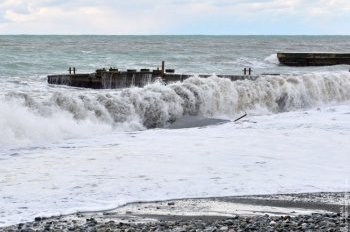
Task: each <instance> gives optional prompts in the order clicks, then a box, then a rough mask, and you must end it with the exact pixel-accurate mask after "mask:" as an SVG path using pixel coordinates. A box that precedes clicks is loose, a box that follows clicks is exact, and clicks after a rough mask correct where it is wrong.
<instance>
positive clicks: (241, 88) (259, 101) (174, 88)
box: [0, 72, 350, 144]
mask: <svg viewBox="0 0 350 232" xmlns="http://www.w3.org/2000/svg"><path fill="white" fill-rule="evenodd" d="M71 91H72V92H69V89H68V91H67V90H65V91H55V92H53V93H51V94H49V95H48V96H41V97H40V98H38V97H32V96H31V95H30V94H28V93H27V94H24V93H16V92H9V93H7V94H6V95H5V96H4V97H3V99H1V103H0V112H1V114H2V117H1V119H0V129H1V130H2V132H3V133H2V136H1V137H0V143H1V144H7V143H12V142H14V141H15V142H16V141H21V142H28V141H29V142H30V141H36V140H40V139H44V140H47V139H48V138H50V139H61V138H67V137H75V136H80V135H86V134H89V133H106V132H107V131H111V130H116V129H122V130H140V129H146V128H155V127H165V126H167V125H168V124H169V123H172V122H174V121H176V120H177V119H178V118H180V117H182V116H186V115H190V116H204V117H220V116H225V117H228V118H233V117H235V116H237V115H238V114H240V113H242V112H248V113H249V114H253V115H259V114H266V113H278V112H285V111H292V110H297V109H305V108H310V107H316V106H318V105H320V104H327V103H332V102H343V101H346V100H350V74H349V73H348V72H338V73H329V72H325V73H312V74H305V75H280V76H261V77H259V78H258V79H257V80H256V81H251V80H242V81H233V82H232V81H230V80H228V79H224V78H219V77H216V76H212V77H209V78H199V77H192V78H189V79H187V80H185V81H184V82H176V83H172V84H169V85H164V84H162V83H159V82H157V83H153V84H150V85H147V86H146V87H144V88H128V89H123V90H110V91H108V92H101V93H97V94H93V95H90V94H89V93H86V92H84V93H78V94H77V93H74V92H73V90H71Z"/></svg>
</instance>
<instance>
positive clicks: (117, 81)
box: [48, 69, 257, 89]
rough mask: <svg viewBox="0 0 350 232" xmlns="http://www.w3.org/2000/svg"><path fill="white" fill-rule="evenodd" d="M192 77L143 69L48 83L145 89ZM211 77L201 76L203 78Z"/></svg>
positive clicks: (55, 79) (50, 79) (59, 78)
mask: <svg viewBox="0 0 350 232" xmlns="http://www.w3.org/2000/svg"><path fill="white" fill-rule="evenodd" d="M191 76H193V75H189V74H175V73H164V72H163V71H161V70H153V71H149V70H148V69H142V70H141V71H136V70H128V71H118V70H109V71H107V70H96V73H92V74H67V75H49V76H48V83H49V84H57V85H68V86H73V87H82V88H93V89H117V88H127V87H132V86H137V87H143V86H145V85H147V84H149V83H152V82H155V81H156V80H157V79H160V80H162V81H163V82H164V83H166V84H167V83H171V82H177V81H183V80H185V79H187V78H189V77H191ZM209 76H210V75H199V77H202V78H207V77H209ZM218 77H221V78H228V79H230V80H232V81H236V80H244V79H251V80H255V79H256V78H257V76H249V75H244V76H243V75H218Z"/></svg>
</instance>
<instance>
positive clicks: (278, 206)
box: [0, 192, 350, 232]
mask: <svg viewBox="0 0 350 232" xmlns="http://www.w3.org/2000/svg"><path fill="white" fill-rule="evenodd" d="M346 204H349V197H348V196H347V195H346V193H344V192H333V193H330V192H319V193H300V194H275V195H250V196H232V197H230V196H227V197H209V198H183V199H173V200H166V201H152V202H134V203H129V204H125V205H122V206H120V207H116V208H114V209H108V210H101V211H89V212H78V213H74V214H69V215H62V216H53V217H47V218H46V217H36V218H35V219H34V221H32V222H27V223H19V224H17V225H12V226H8V227H4V228H0V231H6V232H8V231H21V230H23V229H24V230H26V231H36V230H37V231H45V230H46V231H50V230H58V231H96V230H99V231H108V229H109V230H110V231H123V230H124V231H150V230H155V231H163V230H167V231H206V229H208V230H207V231H231V232H233V231H243V230H245V229H251V230H253V229H254V228H255V229H257V230H258V231H260V230H261V231H275V230H281V231H290V230H296V231H300V230H313V229H317V230H318V231H339V230H340V229H341V228H346V226H349V221H350V219H349V217H348V218H347V222H346V220H345V217H344V215H343V214H342V212H341V211H342V209H345V207H346ZM191 228H192V229H191Z"/></svg>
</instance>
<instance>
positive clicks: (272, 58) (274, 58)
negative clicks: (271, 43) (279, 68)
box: [264, 53, 280, 64]
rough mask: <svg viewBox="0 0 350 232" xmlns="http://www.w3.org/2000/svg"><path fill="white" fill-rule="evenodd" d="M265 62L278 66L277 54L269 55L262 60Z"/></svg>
mask: <svg viewBox="0 0 350 232" xmlns="http://www.w3.org/2000/svg"><path fill="white" fill-rule="evenodd" d="M264 61H265V62H267V63H270V64H279V63H280V62H279V60H278V58H277V54H276V53H275V54H271V55H269V56H268V57H266V58H265V59H264Z"/></svg>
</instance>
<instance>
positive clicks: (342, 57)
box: [277, 52, 350, 66]
mask: <svg viewBox="0 0 350 232" xmlns="http://www.w3.org/2000/svg"><path fill="white" fill-rule="evenodd" d="M277 57H278V60H279V62H280V63H281V64H284V65H288V66H328V65H338V64H350V53H283V52H279V53H277Z"/></svg>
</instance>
